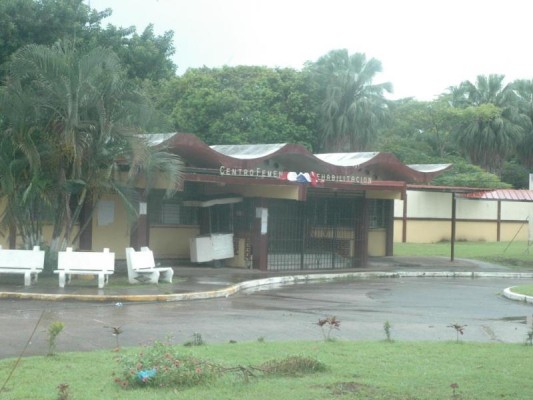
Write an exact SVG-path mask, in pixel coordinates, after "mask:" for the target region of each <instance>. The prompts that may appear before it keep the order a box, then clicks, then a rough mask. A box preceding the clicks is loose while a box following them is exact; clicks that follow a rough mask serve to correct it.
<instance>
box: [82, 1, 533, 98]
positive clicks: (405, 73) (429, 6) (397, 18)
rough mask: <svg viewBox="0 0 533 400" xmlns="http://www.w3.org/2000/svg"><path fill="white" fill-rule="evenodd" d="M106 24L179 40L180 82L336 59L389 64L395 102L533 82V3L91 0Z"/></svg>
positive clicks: (387, 73)
mask: <svg viewBox="0 0 533 400" xmlns="http://www.w3.org/2000/svg"><path fill="white" fill-rule="evenodd" d="M85 2H86V3H89V4H90V5H91V7H92V8H96V9H98V10H103V9H105V8H111V9H113V16H112V17H110V18H108V19H107V20H104V24H105V23H112V24H113V25H116V26H124V27H126V26H131V25H135V26H136V27H137V31H138V32H142V31H143V30H144V28H145V27H146V26H147V25H148V24H149V23H153V24H154V27H155V32H156V33H157V34H162V33H163V32H164V31H167V30H172V31H174V45H175V47H176V54H175V55H174V62H175V63H176V64H177V65H178V74H183V73H184V72H185V71H186V70H187V69H188V68H195V67H202V66H204V65H205V66H207V67H221V66H223V65H231V66H235V65H265V66H269V67H292V68H295V69H301V68H302V66H303V64H304V63H305V62H306V61H316V60H317V59H318V58H319V57H321V56H322V55H325V54H326V53H328V52H329V51H330V50H334V49H342V48H346V49H348V51H349V52H350V54H353V53H358V52H361V53H365V54H366V55H367V57H368V58H370V57H374V58H377V59H378V60H380V61H381V62H382V64H383V73H382V74H380V75H379V76H378V78H377V80H376V83H377V82H381V81H389V82H391V83H392V84H393V86H394V95H393V96H392V97H393V98H401V97H410V96H413V97H416V98H418V99H421V100H431V99H433V98H434V96H436V95H438V94H440V93H443V92H444V91H445V90H446V89H447V88H448V87H449V86H455V85H458V84H459V83H460V82H461V81H464V80H474V79H475V77H476V76H477V75H480V74H481V75H488V74H493V73H497V74H504V75H505V76H506V78H507V80H508V81H512V80H514V79H518V78H520V79H532V78H533V35H532V32H533V20H532V15H533V13H532V12H533V2H532V1H530V0H505V1H501V0H444V1H442V0H367V1H360V0H321V1H318V0H85Z"/></svg>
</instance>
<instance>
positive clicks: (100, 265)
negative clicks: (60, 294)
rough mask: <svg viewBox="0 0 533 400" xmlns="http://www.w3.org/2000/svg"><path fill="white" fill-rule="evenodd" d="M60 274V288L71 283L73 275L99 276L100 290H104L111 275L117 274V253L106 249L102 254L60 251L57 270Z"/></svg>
mask: <svg viewBox="0 0 533 400" xmlns="http://www.w3.org/2000/svg"><path fill="white" fill-rule="evenodd" d="M54 272H55V273H56V274H59V287H65V282H66V283H70V281H71V278H72V275H97V276H98V288H100V289H102V288H103V287H104V286H105V285H106V284H107V282H108V281H109V275H111V274H113V273H114V272H115V253H112V252H110V251H109V249H108V248H105V249H104V251H102V252H91V251H72V247H67V250H66V251H60V252H59V253H58V257H57V270H55V271H54Z"/></svg>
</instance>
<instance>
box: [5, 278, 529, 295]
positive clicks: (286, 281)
mask: <svg viewBox="0 0 533 400" xmlns="http://www.w3.org/2000/svg"><path fill="white" fill-rule="evenodd" d="M368 278H470V279H474V278H514V279H521V278H529V279H533V272H463V271H429V272H428V271H426V272H421V271H401V272H379V271H369V272H346V273H330V274H306V275H289V276H278V277H271V278H264V279H254V280H250V281H244V282H240V283H236V284H234V285H231V286H228V287H226V288H223V289H218V290H210V291H205V292H193V293H178V294H159V295H79V294H50V293H20V292H0V299H24V300H46V301H61V300H75V301H88V302H102V303H107V302H109V303H121V302H174V301H186V300H202V299H213V298H220V297H228V296H231V295H234V294H235V293H237V292H240V291H244V290H247V289H257V288H261V287H264V288H265V290H267V289H271V288H278V287H281V286H286V285H294V284H298V283H307V282H317V281H318V282H327V281H335V280H345V279H368ZM506 290H507V289H506ZM509 293H510V294H512V295H516V294H514V293H512V292H510V291H509ZM504 296H505V291H504ZM516 296H520V295H516ZM506 297H507V296H506ZM525 297H527V296H525ZM509 298H511V297H509ZM531 299H532V301H531V302H532V303H533V298H531ZM513 300H518V299H514V298H513ZM520 300H521V301H524V300H523V299H520Z"/></svg>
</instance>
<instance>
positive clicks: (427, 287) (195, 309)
mask: <svg viewBox="0 0 533 400" xmlns="http://www.w3.org/2000/svg"><path fill="white" fill-rule="evenodd" d="M525 283H529V281H526V280H510V279H502V278H478V279H465V278H455V279H447V278H405V279H398V278H380V279H364V280H356V281H349V282H348V281H344V282H335V283H320V284H317V283H315V284H300V285H294V286H287V287H282V288H277V289H276V288H273V289H271V290H262V291H258V292H248V293H239V294H237V295H235V296H230V297H228V298H221V299H210V300H194V301H188V302H175V303H146V304H139V303H130V304H122V305H120V304H119V305H116V304H101V303H98V304H91V303H81V302H42V301H21V300H1V301H0V335H1V337H2V346H1V348H0V357H1V358H4V357H14V356H17V355H18V354H19V353H20V352H21V351H22V349H23V348H24V346H25V344H26V342H27V341H28V339H29V338H30V336H31V334H32V331H33V330H34V328H35V327H36V325H37V323H38V322H39V319H40V322H39V324H38V326H37V328H36V331H35V334H34V336H33V338H32V340H31V343H30V344H29V346H28V348H27V350H26V352H25V354H26V355H34V354H46V351H47V346H46V336H47V335H46V330H47V327H48V326H49V324H50V323H51V322H54V321H61V322H63V323H64V324H65V329H64V331H63V332H62V333H61V335H60V336H59V337H58V341H57V349H58V351H70V350H93V349H100V348H104V349H105V348H109V349H113V348H114V346H115V338H114V337H113V336H112V334H111V328H110V327H111V326H121V327H122V329H123V331H124V332H123V334H121V336H120V344H121V345H122V346H132V345H138V344H144V343H149V342H151V341H153V340H156V339H157V340H165V339H166V338H169V337H172V340H173V341H174V342H176V343H184V342H186V341H188V340H190V339H191V338H192V335H193V333H195V332H198V333H200V334H201V335H202V337H203V339H204V340H205V341H206V342H208V343H223V342H228V341H230V340H235V341H254V340H257V339H258V338H260V337H262V338H264V339H265V340H267V341H268V340H293V339H310V340H320V339H321V337H322V336H321V335H322V334H321V331H320V328H319V327H318V326H317V325H316V322H317V321H318V319H319V318H322V317H324V316H327V315H335V316H336V317H337V318H338V319H340V320H341V327H340V330H339V331H335V332H333V333H332V336H334V337H336V338H339V339H356V340H359V339H373V340H381V339H384V337H385V335H384V330H383V324H384V323H385V321H389V322H390V323H391V324H392V338H393V339H396V340H455V335H456V334H455V331H454V330H453V329H452V328H449V327H448V325H450V324H452V323H455V322H457V323H460V324H465V325H467V327H466V329H465V334H464V336H463V337H462V338H461V339H462V340H465V341H485V342H487V341H499V342H512V343H522V342H524V340H525V337H526V332H527V330H528V328H527V327H526V324H525V321H526V316H527V315H532V314H533V306H532V305H527V304H524V303H520V302H513V301H510V300H507V299H505V298H502V297H501V296H500V295H499V292H500V291H501V290H502V289H503V288H505V287H508V286H513V285H517V284H525Z"/></svg>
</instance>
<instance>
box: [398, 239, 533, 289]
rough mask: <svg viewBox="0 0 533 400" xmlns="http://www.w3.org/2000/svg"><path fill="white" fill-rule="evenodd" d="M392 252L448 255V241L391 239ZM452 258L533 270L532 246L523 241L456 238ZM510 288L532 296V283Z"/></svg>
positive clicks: (401, 254) (400, 254)
mask: <svg viewBox="0 0 533 400" xmlns="http://www.w3.org/2000/svg"><path fill="white" fill-rule="evenodd" d="M394 255H395V256H428V257H431V256H433V257H450V243H449V242H441V243H394ZM455 258H456V259H458V258H467V259H473V260H481V261H487V262H490V263H493V264H499V265H503V266H506V267H509V268H512V269H514V270H517V271H518V270H520V271H532V270H533V246H530V245H529V244H528V243H527V242H457V243H455ZM513 292H515V293H518V294H524V295H526V296H533V285H520V286H517V287H515V288H513Z"/></svg>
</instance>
